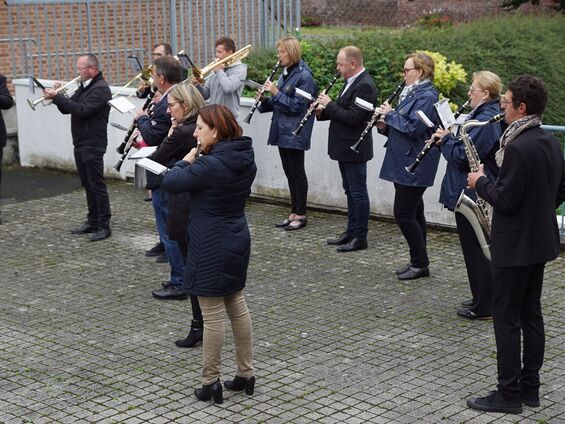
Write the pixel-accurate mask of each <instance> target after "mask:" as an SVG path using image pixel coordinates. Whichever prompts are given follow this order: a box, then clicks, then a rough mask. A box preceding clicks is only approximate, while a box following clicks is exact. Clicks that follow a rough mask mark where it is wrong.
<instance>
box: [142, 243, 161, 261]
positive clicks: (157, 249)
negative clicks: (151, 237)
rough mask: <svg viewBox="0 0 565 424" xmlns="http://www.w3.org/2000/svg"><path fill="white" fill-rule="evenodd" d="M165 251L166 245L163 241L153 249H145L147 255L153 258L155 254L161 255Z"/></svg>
mask: <svg viewBox="0 0 565 424" xmlns="http://www.w3.org/2000/svg"><path fill="white" fill-rule="evenodd" d="M163 253H165V246H164V245H163V243H161V242H159V243H157V244H156V245H155V246H153V247H152V248H151V249H149V250H146V251H145V256H147V257H149V258H152V257H154V256H159V255H162V254H163Z"/></svg>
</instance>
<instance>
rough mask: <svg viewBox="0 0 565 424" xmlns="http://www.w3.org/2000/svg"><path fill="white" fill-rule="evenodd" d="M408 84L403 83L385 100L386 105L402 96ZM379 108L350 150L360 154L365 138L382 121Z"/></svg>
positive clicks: (375, 110)
mask: <svg viewBox="0 0 565 424" xmlns="http://www.w3.org/2000/svg"><path fill="white" fill-rule="evenodd" d="M405 84H406V82H405V81H402V82H401V83H400V84H398V87H396V89H395V90H394V91H393V92H392V94H391V95H390V96H388V97H387V99H386V100H385V102H386V103H389V104H390V103H391V102H392V101H393V100H394V99H395V98H396V96H398V95H399V94H400V92H401V91H402V89H403V88H404V85H405ZM377 110H378V108H377V107H375V109H374V111H373V116H371V119H369V120H368V121H367V126H366V127H365V129H364V130H363V132H362V133H361V135H360V136H359V140H357V141H356V142H355V144H353V145H352V146H350V147H349V148H350V149H351V150H353V151H354V152H355V153H359V149H360V148H361V143H362V142H363V140H364V139H365V137H366V136H367V134H368V133H369V131H371V128H373V126H374V125H375V124H376V123H377V121H378V120H379V119H380V117H381V115H382V113H380V112H377Z"/></svg>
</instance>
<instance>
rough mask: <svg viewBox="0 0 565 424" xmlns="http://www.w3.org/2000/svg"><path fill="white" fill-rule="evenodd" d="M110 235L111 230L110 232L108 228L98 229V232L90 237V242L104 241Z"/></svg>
mask: <svg viewBox="0 0 565 424" xmlns="http://www.w3.org/2000/svg"><path fill="white" fill-rule="evenodd" d="M111 235H112V230H110V227H102V228H99V229H98V231H96V232H95V233H94V234H92V235H91V236H90V241H100V240H104V239H107V238H108V237H110V236H111Z"/></svg>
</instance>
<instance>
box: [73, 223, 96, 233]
mask: <svg viewBox="0 0 565 424" xmlns="http://www.w3.org/2000/svg"><path fill="white" fill-rule="evenodd" d="M96 231H98V225H94V224H89V223H88V222H87V223H85V224H82V225H81V226H80V227H77V228H73V229H72V230H71V234H89V233H95V232H96Z"/></svg>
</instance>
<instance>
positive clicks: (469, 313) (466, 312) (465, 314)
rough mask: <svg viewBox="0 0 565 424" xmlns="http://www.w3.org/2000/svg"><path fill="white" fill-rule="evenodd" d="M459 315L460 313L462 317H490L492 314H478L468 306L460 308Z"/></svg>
mask: <svg viewBox="0 0 565 424" xmlns="http://www.w3.org/2000/svg"><path fill="white" fill-rule="evenodd" d="M457 315H459V316H460V317H461V318H467V319H471V320H473V319H490V318H491V316H490V315H478V314H476V313H474V312H473V311H472V310H470V309H467V308H463V309H459V310H458V311H457Z"/></svg>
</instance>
